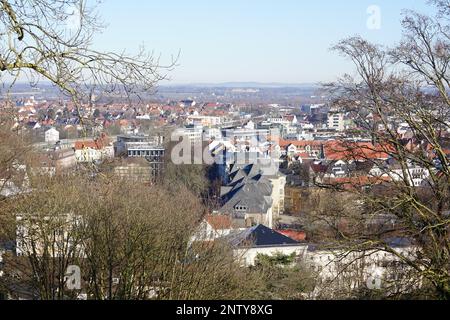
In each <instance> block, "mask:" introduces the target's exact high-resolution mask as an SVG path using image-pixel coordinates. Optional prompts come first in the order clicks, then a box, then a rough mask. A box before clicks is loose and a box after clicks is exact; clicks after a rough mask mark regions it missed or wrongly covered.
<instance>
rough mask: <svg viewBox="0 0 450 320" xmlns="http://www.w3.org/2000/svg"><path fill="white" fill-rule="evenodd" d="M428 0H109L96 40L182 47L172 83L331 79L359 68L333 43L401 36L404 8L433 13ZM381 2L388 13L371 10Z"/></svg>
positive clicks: (107, 44) (165, 55) (166, 53)
mask: <svg viewBox="0 0 450 320" xmlns="http://www.w3.org/2000/svg"><path fill="white" fill-rule="evenodd" d="M426 2H427V1H426V0H394V1H392V0H314V1H306V0H226V1H223V0H145V1H144V0H126V1H122V0H103V2H102V3H101V4H100V7H99V8H98V11H99V14H100V16H101V17H102V19H103V22H104V23H105V24H106V26H107V27H106V29H105V30H104V31H103V33H102V34H101V35H98V36H97V37H96V39H95V46H96V47H97V48H99V49H103V50H116V51H122V50H124V49H126V50H127V51H128V52H130V53H133V52H137V50H138V48H139V47H140V46H141V45H145V47H146V48H147V49H148V50H152V51H154V53H155V54H156V55H160V56H161V62H163V63H168V62H169V61H170V60H171V57H172V56H177V55H178V53H180V56H179V59H178V65H177V67H176V68H175V69H174V70H173V71H172V72H170V74H169V77H170V78H171V82H170V83H172V84H192V83H223V82H266V83H268V82H270V83H272V82H280V83H312V82H319V81H331V80H334V79H336V78H337V77H338V76H339V75H341V74H343V73H345V72H351V70H352V69H351V65H350V63H348V62H347V61H346V60H345V59H343V58H342V57H340V56H339V55H337V54H336V53H335V52H332V51H330V47H331V46H332V45H333V44H335V43H337V42H338V41H339V40H340V39H343V38H345V37H348V36H353V35H361V36H363V37H364V38H366V39H368V40H370V41H372V42H377V43H380V44H383V45H387V46H392V45H394V44H395V43H396V42H397V41H398V40H400V38H401V25H400V20H401V13H402V10H403V9H414V10H417V11H419V12H422V13H431V12H432V8H431V7H430V6H429V5H427V4H426ZM373 6H376V7H375V8H379V13H380V15H379V17H380V19H377V16H378V15H377V13H376V11H370V12H368V9H369V8H370V7H373ZM378 21H379V23H378ZM368 22H369V23H368ZM369 26H370V27H369Z"/></svg>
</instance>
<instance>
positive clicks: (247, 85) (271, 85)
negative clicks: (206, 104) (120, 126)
mask: <svg viewBox="0 0 450 320" xmlns="http://www.w3.org/2000/svg"><path fill="white" fill-rule="evenodd" d="M160 87H197V88H316V87H319V84H317V83H278V82H271V83H265V82H224V83H188V84H177V83H173V84H172V83H168V84H161V85H160Z"/></svg>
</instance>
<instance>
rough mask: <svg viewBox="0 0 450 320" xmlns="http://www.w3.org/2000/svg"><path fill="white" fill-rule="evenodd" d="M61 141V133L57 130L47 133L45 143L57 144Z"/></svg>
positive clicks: (50, 130) (52, 129)
mask: <svg viewBox="0 0 450 320" xmlns="http://www.w3.org/2000/svg"><path fill="white" fill-rule="evenodd" d="M58 141H59V131H58V130H56V129H55V128H51V129H49V130H47V131H45V142H46V143H56V142H58Z"/></svg>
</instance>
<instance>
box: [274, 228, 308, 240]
mask: <svg viewBox="0 0 450 320" xmlns="http://www.w3.org/2000/svg"><path fill="white" fill-rule="evenodd" d="M276 231H277V232H278V233H281V234H282V235H284V236H286V237H289V238H291V239H293V240H295V241H299V242H300V241H305V240H306V233H305V232H303V231H295V230H276Z"/></svg>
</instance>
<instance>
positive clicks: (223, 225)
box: [205, 215, 231, 230]
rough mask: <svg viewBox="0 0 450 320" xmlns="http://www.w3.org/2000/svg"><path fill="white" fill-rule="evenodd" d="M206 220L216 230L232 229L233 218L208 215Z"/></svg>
mask: <svg viewBox="0 0 450 320" xmlns="http://www.w3.org/2000/svg"><path fill="white" fill-rule="evenodd" d="M205 220H206V221H207V222H208V223H209V224H210V226H211V227H212V228H213V229H214V230H224V229H231V218H230V216H226V215H207V216H206V217H205Z"/></svg>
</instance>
